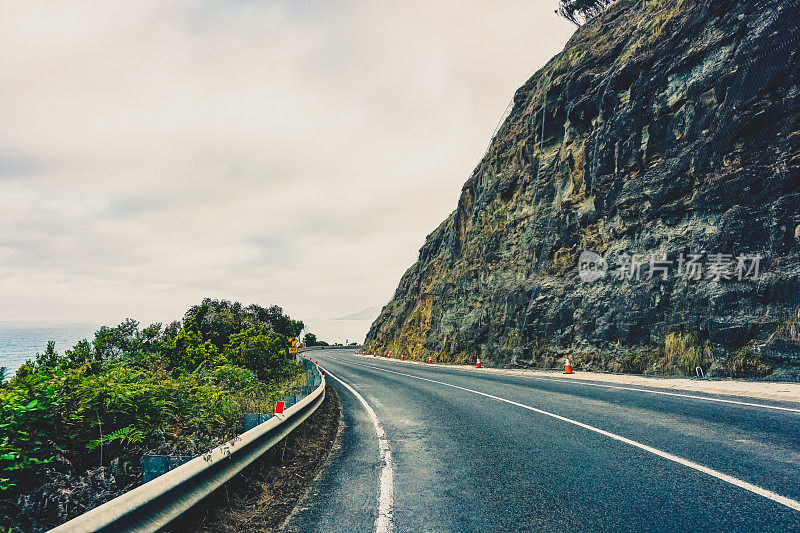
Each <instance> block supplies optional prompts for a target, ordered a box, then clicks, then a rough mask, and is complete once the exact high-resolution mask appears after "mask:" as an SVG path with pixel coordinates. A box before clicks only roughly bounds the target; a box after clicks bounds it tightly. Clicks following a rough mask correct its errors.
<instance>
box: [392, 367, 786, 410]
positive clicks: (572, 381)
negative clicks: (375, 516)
mask: <svg viewBox="0 0 800 533" xmlns="http://www.w3.org/2000/svg"><path fill="white" fill-rule="evenodd" d="M394 362H395V361H393V363H394ZM433 366H434V367H438V368H447V369H449V370H458V371H461V372H468V373H470V374H481V375H483V376H489V375H497V376H509V377H513V378H523V379H535V380H539V381H552V382H555V383H570V384H574V385H585V386H587V387H601V388H606V389H618V390H629V391H636V392H647V393H650V394H663V395H664V396H678V397H681V398H691V399H693V400H705V401H708V402H719V403H728V404H735V405H746V406H747V407H760V408H763V409H775V410H777V411H787V412H790V413H800V409H798V408H794V407H781V406H780V405H768V404H765V403H753V402H742V401H739V400H726V399H724V398H712V397H710V396H697V395H694V394H682V393H680V392H667V391H660V390H652V389H641V388H638V387H624V386H622V385H607V384H605V383H593V382H589V381H584V380H582V379H559V378H554V377H545V376H530V375H525V374H520V375H518V376H515V375H513V374H503V373H494V372H478V371H476V370H475V369H472V368H457V367H451V366H450V365H441V364H435V365H433ZM426 368H431V367H430V366H428V367H426ZM653 386H654V387H657V385H653ZM708 394H714V393H713V392H709V393H708ZM778 401H780V400H778Z"/></svg>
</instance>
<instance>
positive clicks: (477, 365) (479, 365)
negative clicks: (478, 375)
mask: <svg viewBox="0 0 800 533" xmlns="http://www.w3.org/2000/svg"><path fill="white" fill-rule="evenodd" d="M480 367H481V356H480V355H479V356H478V362H477V363H475V368H480Z"/></svg>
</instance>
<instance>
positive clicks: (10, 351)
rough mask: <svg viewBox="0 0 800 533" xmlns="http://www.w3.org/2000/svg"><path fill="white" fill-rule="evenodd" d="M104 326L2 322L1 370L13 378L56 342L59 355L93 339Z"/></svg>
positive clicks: (70, 323)
mask: <svg viewBox="0 0 800 533" xmlns="http://www.w3.org/2000/svg"><path fill="white" fill-rule="evenodd" d="M100 326H101V324H97V323H92V322H0V366H4V367H6V369H7V376H9V377H10V376H13V375H14V373H16V371H17V369H18V368H19V367H20V366H22V364H23V363H25V361H26V360H28V359H34V358H35V357H36V354H37V353H42V352H44V351H45V350H46V349H47V342H48V341H55V343H56V351H57V352H58V353H64V350H67V349H69V348H72V347H73V346H75V344H76V343H77V342H78V341H80V340H81V339H88V340H92V339H94V332H95V331H97V330H98V329H99V328H100Z"/></svg>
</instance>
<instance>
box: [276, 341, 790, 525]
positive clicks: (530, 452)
mask: <svg viewBox="0 0 800 533" xmlns="http://www.w3.org/2000/svg"><path fill="white" fill-rule="evenodd" d="M307 355H308V356H309V357H310V358H311V359H313V360H317V361H318V362H319V364H320V366H322V367H323V368H325V369H326V370H328V372H329V374H331V375H332V376H333V377H334V378H338V380H341V382H340V381H337V379H330V382H332V384H333V386H334V387H335V388H336V390H337V392H338V394H339V398H340V400H341V404H342V415H343V420H344V424H345V428H344V430H343V432H342V435H341V442H340V446H339V447H338V448H337V449H336V450H335V451H334V453H333V454H332V457H331V460H330V461H329V463H328V465H327V466H326V467H325V469H324V470H323V472H322V474H321V476H320V479H319V480H318V482H317V483H316V485H315V486H314V488H313V489H312V491H311V492H310V494H309V496H308V497H307V498H306V500H305V501H304V502H302V503H301V506H300V508H299V510H298V511H297V512H296V514H295V515H294V516H293V517H292V518H291V519H290V521H289V522H288V524H287V526H286V529H285V530H286V531H290V532H309V531H324V532H334V531H347V532H360V531H366V532H369V531H375V530H376V527H377V529H378V531H386V530H393V531H413V532H417V531H437V532H438V531H457V532H469V531H481V532H485V531H567V530H570V531H575V530H578V531H800V406H798V405H791V404H779V403H776V402H766V401H764V402H762V401H756V402H754V401H753V400H748V399H741V400H742V401H743V402H748V403H759V404H763V405H772V406H782V407H787V408H790V409H796V410H794V411H793V410H778V409H770V408H766V407H757V406H752V405H741V404H736V403H723V402H715V401H709V400H704V399H696V398H687V397H681V396H669V395H661V394H653V393H652V392H649V391H648V389H646V388H641V387H637V389H640V390H620V389H613V388H609V387H602V386H592V385H587V384H585V383H584V382H570V381H569V379H568V378H567V379H565V380H554V379H548V378H531V377H525V376H519V377H516V376H507V375H498V374H491V373H486V372H482V371H480V370H475V371H464V370H458V369H450V368H442V367H438V366H426V365H411V364H406V363H401V362H399V361H395V360H387V359H385V358H366V357H363V356H356V355H353V354H351V353H350V352H347V351H342V350H335V351H334V350H331V351H325V352H311V353H308V354H307ZM342 382H343V383H342ZM345 384H347V385H349V386H350V387H352V389H353V390H350V389H349V388H348V387H347V386H346V385H345ZM650 390H655V389H650ZM353 391H355V392H356V393H358V394H360V395H361V396H362V398H363V399H364V400H365V401H366V403H367V405H368V406H369V408H370V409H371V410H372V411H374V416H375V419H373V418H371V416H370V413H369V410H368V408H367V407H365V405H363V404H362V402H361V401H360V400H359V398H358V397H357V395H356V394H354V392H353ZM671 392H675V391H671ZM689 394H692V395H694V396H705V397H707V398H724V399H727V400H730V399H733V400H736V398H731V397H729V396H726V397H715V396H710V395H700V394H697V393H689ZM382 432H383V433H385V435H384V436H383V437H382V438H384V440H383V441H382V442H384V443H388V449H387V450H384V451H383V452H382V451H381V450H380V447H379V444H380V442H381V441H380V440H379V434H380V433H382ZM387 481H388V485H387ZM387 496H389V498H388V499H387ZM387 505H388V507H387ZM381 512H382V513H383V515H384V516H383V521H380V520H379V518H380V516H381ZM376 524H377V526H376Z"/></svg>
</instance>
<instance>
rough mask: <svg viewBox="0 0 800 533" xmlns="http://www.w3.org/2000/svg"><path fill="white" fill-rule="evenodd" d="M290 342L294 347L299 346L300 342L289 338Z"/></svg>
mask: <svg viewBox="0 0 800 533" xmlns="http://www.w3.org/2000/svg"><path fill="white" fill-rule="evenodd" d="M289 342H290V343H291V344H292V346H297V342H298V341H297V339H295V338H294V337H289Z"/></svg>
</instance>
